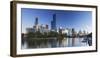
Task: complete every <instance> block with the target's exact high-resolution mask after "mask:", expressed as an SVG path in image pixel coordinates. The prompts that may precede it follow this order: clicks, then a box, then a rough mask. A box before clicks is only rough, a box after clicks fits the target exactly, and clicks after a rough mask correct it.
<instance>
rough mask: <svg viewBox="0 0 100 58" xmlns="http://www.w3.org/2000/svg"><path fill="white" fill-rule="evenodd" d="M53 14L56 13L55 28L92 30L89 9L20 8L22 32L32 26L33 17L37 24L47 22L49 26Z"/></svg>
mask: <svg viewBox="0 0 100 58" xmlns="http://www.w3.org/2000/svg"><path fill="white" fill-rule="evenodd" d="M53 14H56V23H57V28H59V27H62V28H75V30H76V31H79V30H82V31H83V30H86V31H88V32H91V31H92V12H91V11H72V10H48V9H33V8H22V9H21V20H22V33H25V32H26V28H29V27H30V28H32V27H33V25H34V22H35V18H36V17H38V21H39V24H40V25H41V24H44V25H45V24H48V25H49V29H50V28H51V21H52V20H53Z"/></svg>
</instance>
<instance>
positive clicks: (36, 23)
mask: <svg viewBox="0 0 100 58" xmlns="http://www.w3.org/2000/svg"><path fill="white" fill-rule="evenodd" d="M35 25H38V17H36V19H35Z"/></svg>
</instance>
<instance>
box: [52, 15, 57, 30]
mask: <svg viewBox="0 0 100 58" xmlns="http://www.w3.org/2000/svg"><path fill="white" fill-rule="evenodd" d="M51 30H54V31H56V30H57V28H56V14H53V20H52V21H51Z"/></svg>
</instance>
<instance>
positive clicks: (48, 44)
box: [21, 38, 92, 49]
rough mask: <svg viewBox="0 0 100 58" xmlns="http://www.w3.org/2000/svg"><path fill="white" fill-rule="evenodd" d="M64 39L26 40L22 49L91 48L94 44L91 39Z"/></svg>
mask: <svg viewBox="0 0 100 58" xmlns="http://www.w3.org/2000/svg"><path fill="white" fill-rule="evenodd" d="M88 39H90V40H87V39H85V38H64V39H62V40H57V39H48V40H47V39H46V40H43V39H42V40H33V41H31V42H28V41H27V40H24V41H23V43H22V45H21V48H22V49H33V48H34V49H35V48H58V47H81V46H89V43H91V42H92V40H91V38H88Z"/></svg>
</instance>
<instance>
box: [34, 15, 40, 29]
mask: <svg viewBox="0 0 100 58" xmlns="http://www.w3.org/2000/svg"><path fill="white" fill-rule="evenodd" d="M35 31H39V25H38V17H36V19H35Z"/></svg>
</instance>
